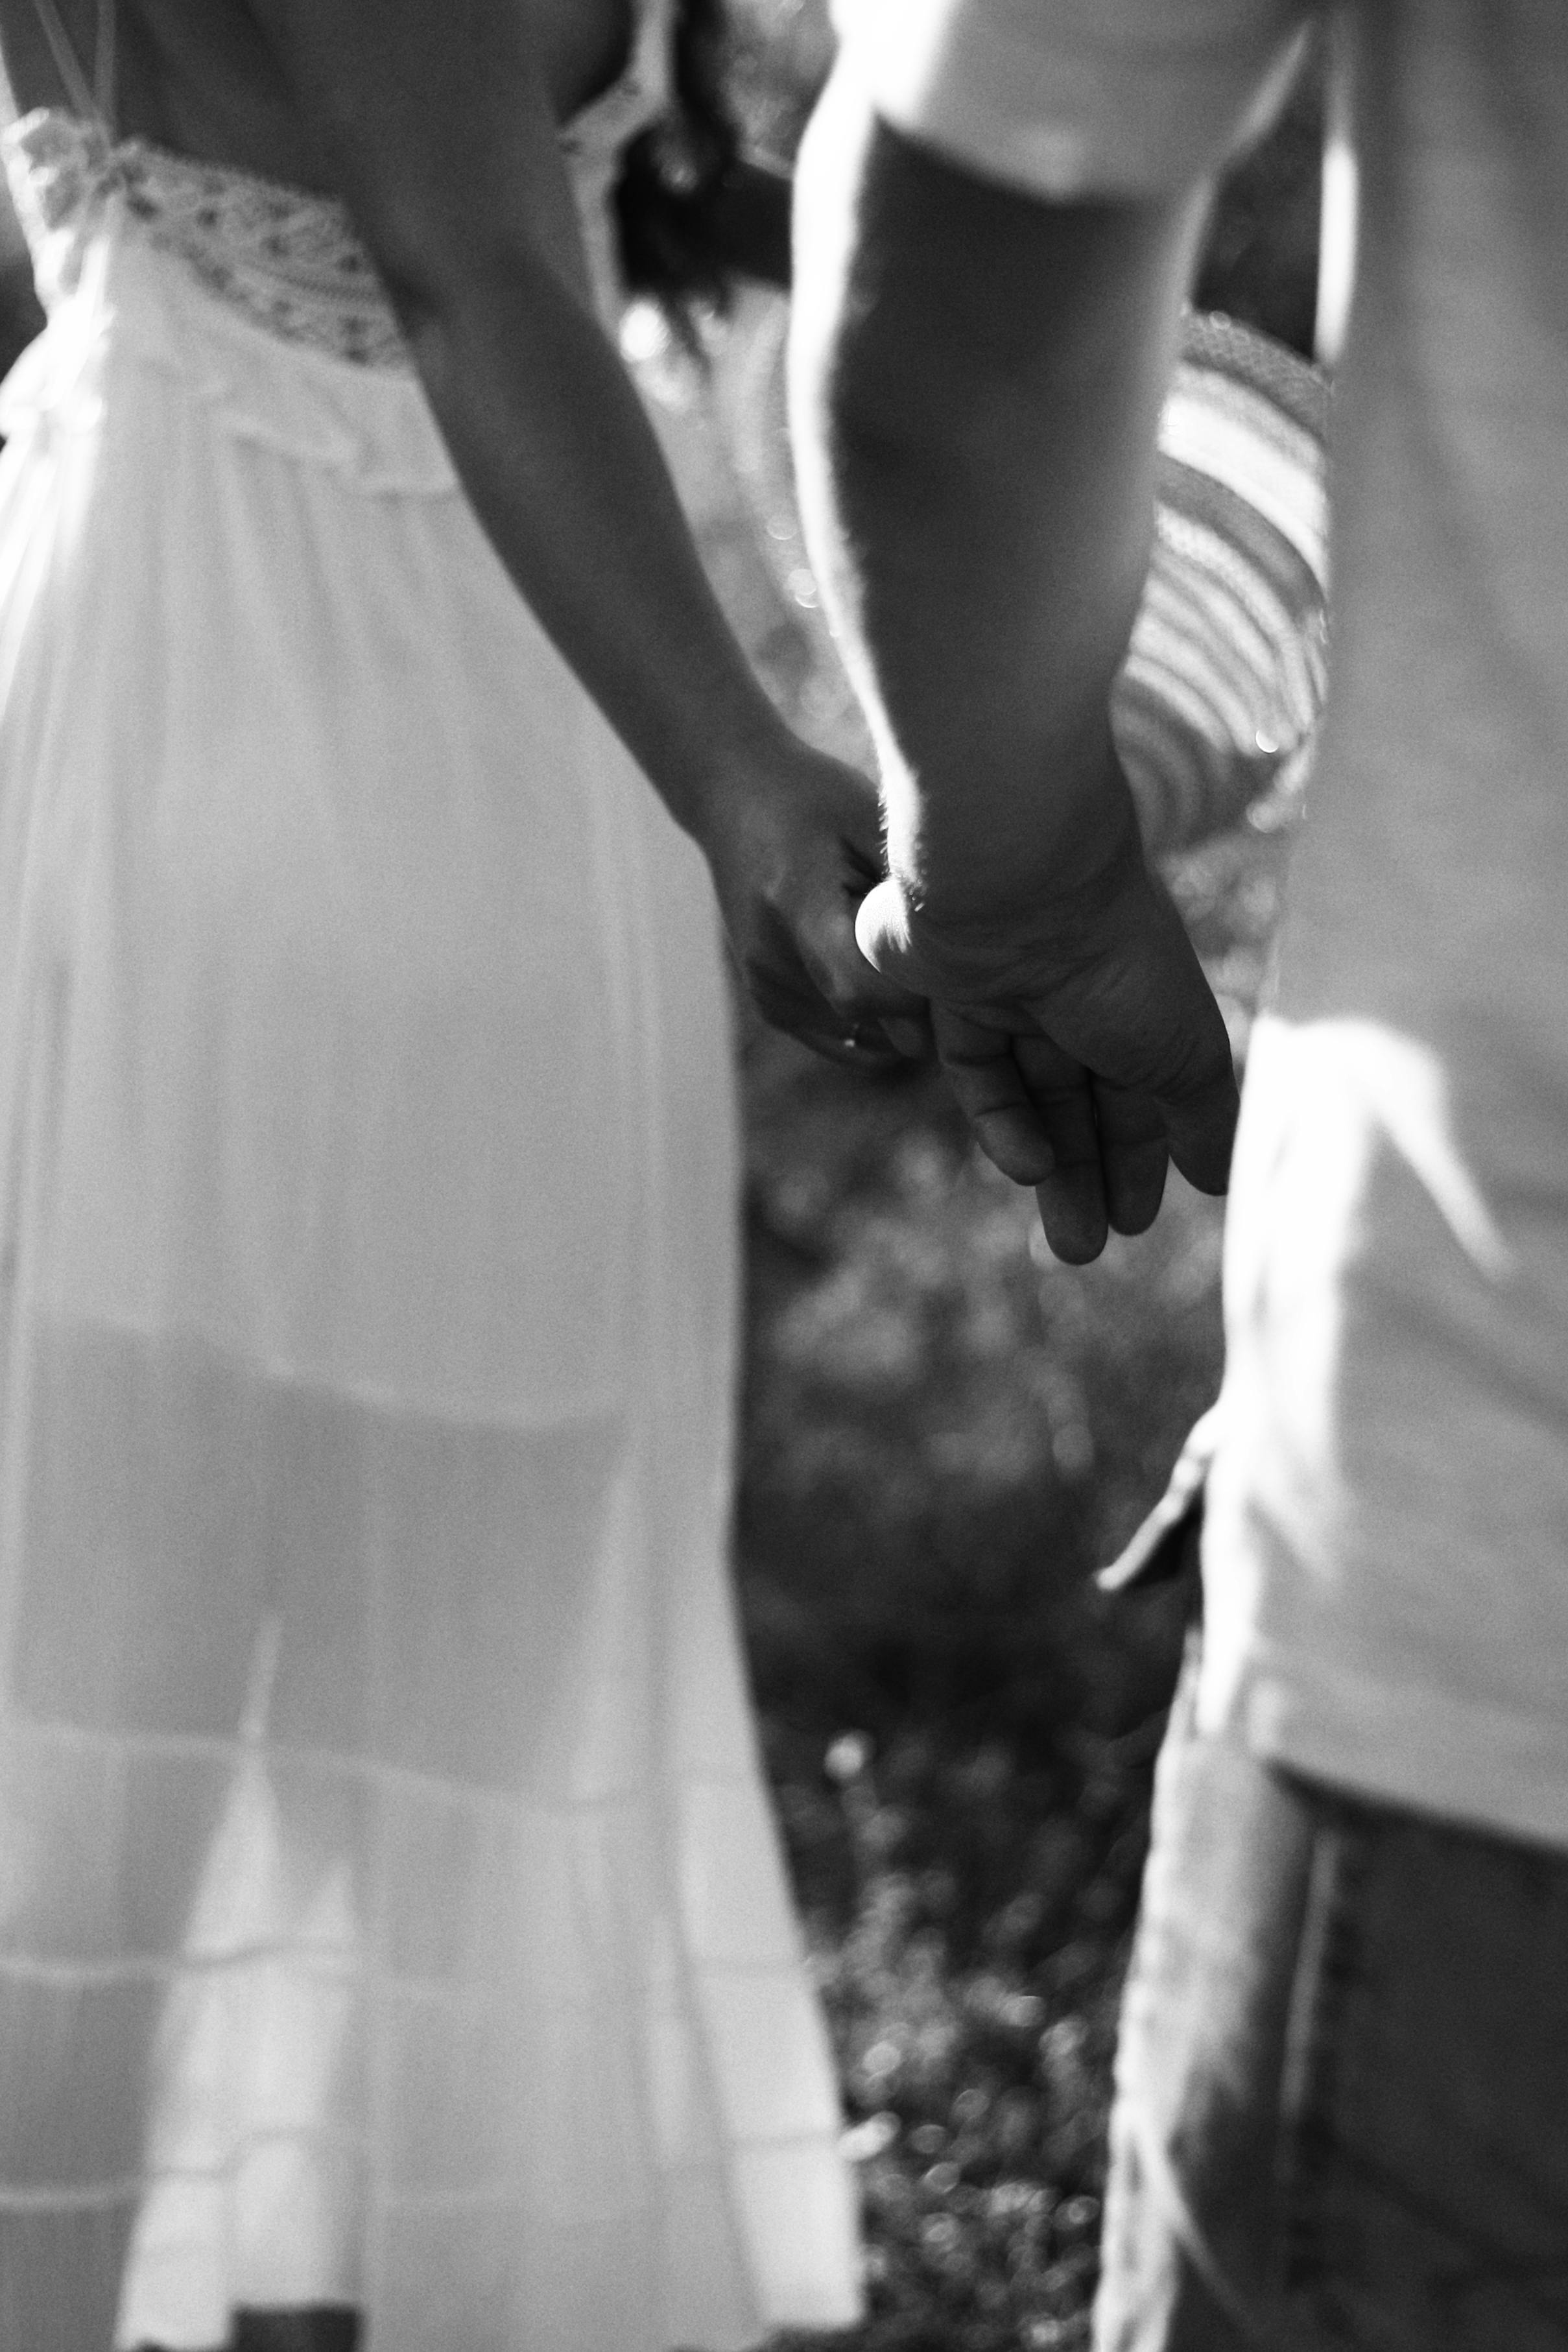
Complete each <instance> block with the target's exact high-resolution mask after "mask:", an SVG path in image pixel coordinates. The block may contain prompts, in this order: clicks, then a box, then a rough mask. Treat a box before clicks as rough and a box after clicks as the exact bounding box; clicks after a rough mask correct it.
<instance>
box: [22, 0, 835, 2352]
mask: <svg viewBox="0 0 1568 2352" xmlns="http://www.w3.org/2000/svg"><path fill="white" fill-rule="evenodd" d="M660 16H661V11H660V10H659V8H658V5H655V6H654V7H653V8H651V9H650V10H648V11H647V12H645V20H644V23H643V28H642V35H641V37H640V39H639V43H638V47H637V57H636V58H635V59H634V63H633V67H632V69H631V71H630V72H629V73H628V76H627V78H626V82H625V83H624V84H623V85H622V86H621V87H620V88H619V89H617V90H616V92H615V93H613V94H612V97H611V100H609V102H608V103H607V104H602V105H601V106H599V107H598V108H596V109H595V110H593V111H592V112H591V113H590V114H589V115H588V116H586V117H584V118H582V119H580V120H579V121H578V122H577V123H576V124H574V126H573V129H572V132H571V135H570V138H569V142H568V143H569V145H570V146H571V147H572V148H573V150H574V153H575V158H576V162H577V167H578V169H579V171H580V173H581V175H582V184H583V190H584V202H585V205H587V208H588V221H589V226H590V227H591V230H592V233H593V237H594V241H595V251H596V253H597V255H598V257H599V259H598V266H599V267H600V268H601V269H602V268H603V265H604V252H605V232H604V228H603V224H602V222H601V221H600V219H599V216H598V212H597V196H598V194H599V193H600V192H601V191H602V188H603V185H604V184H605V180H606V178H607V176H608V173H609V170H610V167H611V164H612V162H613V156H614V152H615V148H616V142H617V141H618V140H619V139H621V138H623V137H624V136H625V135H626V131H627V130H628V129H629V128H632V127H635V126H636V124H637V122H640V121H642V120H645V119H646V117H647V111H648V110H649V109H650V107H652V106H653V105H656V104H657V103H658V93H659V89H660V87H661V76H662V73H663V71H664V56H663V47H664V27H663V26H662V24H661V22H660ZM7 144H8V148H9V164H10V169H11V173H12V177H13V182H14V186H15V190H16V196H17V199H18V208H19V210H20V212H21V213H22V215H24V217H25V219H26V222H27V224H28V226H29V229H30V232H31V234H32V236H33V240H34V244H35V250H36V255H37V260H38V264H39V275H40V279H41V282H42V285H43V288H44V291H45V293H46V297H47V304H48V307H49V310H50V320H49V325H48V328H47V331H46V333H45V334H44V335H43V336H42V338H41V339H40V341H38V342H37V344H35V346H34V347H33V348H32V350H31V351H30V352H28V353H27V354H26V355H25V357H24V358H23V360H22V361H21V362H20V363H19V365H18V367H17V368H16V371H15V372H14V373H13V375H12V377H11V379H10V380H9V383H8V384H7V386H6V388H5V394H4V401H3V416H0V424H3V429H4V431H5V433H6V435H8V436H9V442H8V446H7V447H6V449H5V455H4V458H3V459H0V1140H3V1146H4V1150H3V1157H0V1219H3V1234H0V1241H3V1249H4V1258H3V1265H0V1416H3V1418H0V1430H3V1448H0V2352H108V2347H109V2346H110V2342H111V2341H112V2342H114V2343H117V2344H124V2345H131V2344H136V2343H139V2342H142V2341H143V2340H151V2341H155V2342H157V2343H160V2344H163V2345H167V2346H171V2347H195V2346H212V2345H216V2344H217V2343H218V2342H220V2341H221V2340H222V2339H223V2338H224V2337H225V2336H226V2333H227V2327H228V2320H229V2315H230V2312H231V2310H232V2309H233V2308H235V2307H236V2306H240V2305H296V2304H306V2303H324V2304H348V2305H356V2306H358V2307H360V2309H361V2310H362V2311H363V2313H364V2314H365V2315H366V2318H367V2323H368V2333H367V2346H368V2352H667V2347H672V2346H676V2345H693V2346H702V2347H738V2346H741V2345H743V2344H747V2343H750V2342H752V2341H753V2340H755V2339H756V2338H757V2337H759V2336H762V2335H763V2333H764V2332H765V2331H766V2329H767V2328H768V2327H769V2326H773V2325H778V2324H783V2323H797V2324H804V2325H810V2324H819V2325H823V2326H831V2325H835V2324H838V2323H841V2322H844V2321H846V2320H847V2319H850V2318H852V2317H853V2316H854V2315H855V2313H856V2309H857V2304H858V2291H857V2286H856V2263H855V2231H854V2221H853V2212H852V2200H851V2194H850V2190H849V2187H848V2183H847V2175H846V2173H845V2170H844V2168H843V2166H842V2163H841V2161H840V2159H839V2158H838V2156H837V2151H836V2147H835V2140H836V2134H837V2124H838V2116H837V2105H836V2099H835V2094H834V2088H833V2083H832V2075H831V2069H830V2065H829V2061H828V2053H827V2049H826V2039H825V2035H824V2032H823V2027H822V2022H821V2019H820V2016H819V2013H818V2011H817V2008H816V2003H815V2000H814V1997H813V1995H812V1992H811V1990H810V1988H809V1983H808V1979H807V1977H806V1974H805V1969H804V1967H803V1960H802V1950H801V1943H800V1937H799V1934H798V1930H797V1927H796V1925H795V1920H794V1918H793V1916H792V1912H791V1907H790V1904H789V1899H788V1894H787V1889H786V1885H785V1881H784V1874H783V1870H782V1867H781V1860H780V1853H779V1849H778V1844H777V1840H776V1836H775V1832H774V1827H773V1821H772V1819H771V1816H770V1813H769V1810H768V1806H767V1802H766V1799H765V1796H764V1792H763V1786H762V1782H761V1779H760V1775H759V1769H758V1763H757V1757H756V1752H755V1744H754V1738H753V1732H752V1722H751V1718H750V1714H749V1709H748V1704H747V1698H746V1694H745V1688H744V1682H743V1675H742V1666H741V1662H740V1656H739V1652H738V1648H737V1642H736V1633H735V1626H734V1622H733V1616H732V1611H731V1597H730V1593H729V1590H728V1585H727V1580H726V1567H725V1539H726V1531H727V1516H728V1509H729V1500H730V1481H731V1400H732V1389H733V1379H734V1332H735V1320H736V1280H735V1272H736V1216H735V1198H734V1194H735V1176H736V1155H735V1140H734V1123H733V1110H732V1103H731V1076H730V1067H729V1047H728V1038H727V1034H726V1023H725V1005H724V991H723V986H722V979H721V964H720V961H719V955H718V952H717V947H716V926H715V918H714V912H713V908H712V906H711V903H710V893H709V887H708V882H707V877H706V874H705V871H704V868H703V866H702V863H701V860H700V856H699V855H698V853H697V852H696V850H695V849H694V848H693V847H692V846H691V845H690V844H689V842H688V841H687V840H686V839H685V838H684V837H683V836H682V835H680V834H679V832H678V831H677V830H676V828H675V827H674V825H673V824H671V823H670V821H669V820H668V817H667V816H666V814H665V813H664V811H663V809H662V807H661V806H660V804H659V803H658V801H657V800H656V798H655V796H654V793H652V791H651V790H650V788H649V787H648V785H647V782H645V780H644V779H643V778H642V776H641V775H640V774H639V772H637V769H636V767H635V766H634V764H633V763H632V761H631V760H630V759H629V757H628V756H627V754H626V751H624V750H623V749H622V747H621V746H620V744H619V742H618V741H617V740H616V738H615V736H614V735H613V734H612V733H611V732H610V730H609V729H608V728H607V727H606V725H605V723H604V721H603V720H602V719H601V718H600V717H599V715H598V713H597V711H596V709H595V707H594V705H593V704H592V703H591V702H590V700H589V699H588V698H587V697H586V696H585V694H584V691H583V689H582V688H581V687H580V686H579V685H578V683H577V682H576V680H575V678H574V676H573V675H572V674H571V672H570V671H569V670H568V669H567V668H566V667H565V666H564V664H563V662H562V660H561V659H560V657H559V656H557V654H556V653H555V652H554V650H553V649H552V646H551V645H550V644H549V642H548V641H547V640H546V638H545V637H544V636H543V635H542V632H541V631H540V629H539V628H538V626H537V625H535V623H534V621H533V620H532V618H531V614H530V613H529V612H528V610H527V608H526V607H525V605H524V604H523V603H522V602H521V599H520V598H519V597H518V595H517V594H516V593H515V591H514V590H513V589H512V587H511V586H510V583H509V582H508V580H507V578H506V576H505V574H504V573H503V572H502V570H501V568H500V563H499V562H498V561H497V559H496V557H495V556H494V554H493V553H492V551H491V550H490V548H489V545H488V543H487V541H485V539H484V538H483V536H482V534H481V533H480V531H479V527H478V525H477V523H476V522H475V520H474V519H473V517H472V515H471V513H470V511H469V509H468V506H467V504H466V503H465V500H464V499H463V497H462V496H461V494H460V493H459V491H458V488H457V486H456V484H455V481H454V478H453V476H452V472H451V469H450V467H449V464H448V462H447V457H446V453H445V450H444V447H443V446H442V443H441V441H440V438H439V436H438V434H437V429H436V427H435V425H434V423H433V421H432V419H431V416H430V414H429V411H428V409H427V407H426V403H425V401H424V398H423V395H422V394H421V392H420V390H419V387H418V385H417V383H416V380H415V378H414V377H413V375H412V374H411V373H410V372H409V369H408V367H407V365H406V362H405V357H404V354H403V352H402V350H401V347H400V346H399V345H398V343H397V341H396V337H395V331H393V329H392V327H391V322H390V318H389V314H388V313H387V311H386V310H385V306H384V299H383V297H382V295H381V293H380V290H379V289H378V288H377V286H376V284H375V282H374V276H373V274H372V273H371V272H370V271H369V268H368V265H367V264H366V262H365V260H364V257H363V250H362V249H361V248H360V247H358V245H357V244H356V243H355V241H354V239H353V234H352V231H351V230H350V228H349V226H348V224H347V222H346V218H345V216H344V215H342V212H341V211H340V210H339V208H337V207H336V206H334V205H331V204H329V203H326V202H324V201H322V200H321V199H319V198H312V197H306V196H302V195H300V194H297V193H294V192H289V191H286V190H279V189H276V188H273V187H270V186H268V185H267V184H262V183H258V182H256V181H253V180H248V179H246V178H244V177H243V176H241V175H239V174H236V173H227V172H215V171H213V170H211V169H209V168H206V167H201V166H196V165H193V164H190V163H182V162H180V161H178V160H177V159H174V158H171V157H168V156H165V155H163V154H161V153H160V152H157V151H154V150H151V149H149V148H147V147H145V146H143V145H138V144H136V143H134V142H132V143H131V144H127V145H122V146H120V147H113V146H111V145H110V144H109V143H108V142H106V141H105V140H104V138H103V136H102V134H101V133H100V132H98V131H95V130H94V129H92V128H91V127H89V126H88V125H86V124H84V123H83V122H81V121H79V120H77V119H75V118H73V117H68V116H65V115H62V114H58V113H44V114H38V115H34V116H31V117H29V118H27V119H26V121H24V122H23V123H21V124H19V125H17V126H16V127H15V128H14V129H13V131H11V132H10V133H9V134H8V137H7ZM117 2314H118V2316H117Z"/></svg>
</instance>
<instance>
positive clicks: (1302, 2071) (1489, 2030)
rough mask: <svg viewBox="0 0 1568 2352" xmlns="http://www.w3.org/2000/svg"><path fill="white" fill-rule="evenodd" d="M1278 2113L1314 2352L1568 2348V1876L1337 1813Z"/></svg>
mask: <svg viewBox="0 0 1568 2352" xmlns="http://www.w3.org/2000/svg"><path fill="white" fill-rule="evenodd" d="M1329 1802H1330V1807H1331V1810H1330V1811H1327V1812H1326V1813H1325V1815H1324V1818H1323V1821H1322V1824H1321V1828H1320V1829H1319V1831H1318V1833H1317V1836H1316V1838H1315V1841H1314V1850H1313V1854H1312V1860H1311V1868H1310V1881H1309V1891H1308V1902H1307V1911H1306V1916H1305V1919H1304V1923H1303V1933H1302V1937H1301V1941H1300V1949H1299V1958H1298V1965H1297V1969H1296V1978H1295V1983H1294V1986H1293V1989H1292V1997H1291V2005H1290V2013H1289V2026H1288V2032H1287V2042H1286V2059H1285V2068H1284V2075H1283V2081H1282V2089H1281V2101H1280V2134H1279V2200H1278V2204H1279V2213H1280V2216H1281V2223H1282V2231H1281V2241H1280V2245H1279V2262H1280V2270H1281V2275H1282V2286H1283V2291H1284V2294H1285V2297H1286V2300H1287V2303H1288V2305H1289V2307H1290V2310H1291V2313H1292V2315H1293V2316H1294V2317H1296V2318H1297V2319H1298V2320H1299V2321H1300V2322H1301V2323H1303V2324H1305V2325H1308V2326H1310V2329H1311V2331H1312V2335H1311V2340H1312V2341H1314V2342H1320V2341H1321V2342H1322V2343H1324V2344H1332V2345H1345V2346H1355V2347H1367V2352H1373V2347H1375V2352H1565V2347H1568V1976H1565V1972H1564V1970H1563V1968H1562V1965H1561V1956H1562V1953H1563V1950H1564V1949H1565V1948H1568V1857H1563V1856H1554V1855H1550V1854H1543V1853H1535V1852H1531V1851H1530V1850H1527V1849H1525V1848H1523V1847H1521V1846H1518V1845H1515V1844H1513V1843H1510V1842H1508V1841H1505V1840H1501V1839H1497V1838H1491V1837H1487V1836H1483V1835H1480V1834H1479V1833H1477V1832H1471V1831H1468V1830H1461V1829H1458V1828H1456V1827H1454V1826H1452V1825H1451V1824H1447V1823H1444V1822H1436V1821H1427V1820H1425V1819H1423V1818H1421V1817H1418V1816H1415V1815H1413V1814H1409V1813H1405V1812H1400V1811H1393V1810H1390V1809H1384V1808H1382V1807H1376V1806H1370V1805H1363V1804H1359V1803H1354V1802H1352V1801H1348V1800H1330V1801H1329Z"/></svg>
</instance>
